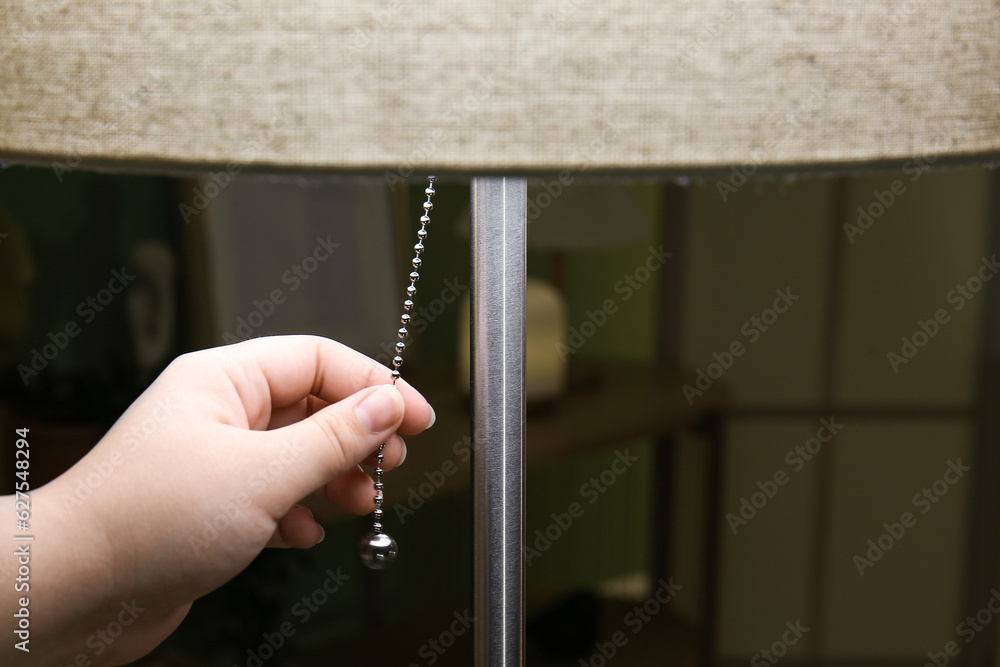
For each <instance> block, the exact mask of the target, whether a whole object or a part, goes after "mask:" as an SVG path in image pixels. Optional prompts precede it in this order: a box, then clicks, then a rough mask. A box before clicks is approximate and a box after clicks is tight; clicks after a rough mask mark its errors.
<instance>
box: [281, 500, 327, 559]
mask: <svg viewBox="0 0 1000 667" xmlns="http://www.w3.org/2000/svg"><path fill="white" fill-rule="evenodd" d="M325 535H326V533H325V531H324V530H323V527H322V526H320V525H319V524H318V523H316V520H315V519H314V518H313V515H312V512H310V511H309V508H307V507H306V506H304V505H295V506H294V507H292V509H290V510H288V513H287V514H285V516H283V517H281V519H279V520H278V528H277V530H275V531H274V534H273V535H272V536H271V539H270V540H269V541H268V543H267V546H269V547H278V548H287V547H291V548H294V549H308V548H309V547H312V546H315V545H316V544H318V543H320V542H322V541H323V538H324V537H325Z"/></svg>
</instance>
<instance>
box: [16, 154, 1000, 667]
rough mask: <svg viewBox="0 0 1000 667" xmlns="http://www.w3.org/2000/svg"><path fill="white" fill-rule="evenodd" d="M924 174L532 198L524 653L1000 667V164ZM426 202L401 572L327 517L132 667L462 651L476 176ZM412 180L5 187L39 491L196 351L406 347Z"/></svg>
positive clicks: (118, 179)
mask: <svg viewBox="0 0 1000 667" xmlns="http://www.w3.org/2000/svg"><path fill="white" fill-rule="evenodd" d="M930 167H931V164H930V161H923V160H911V161H909V162H907V163H906V164H905V165H904V167H903V168H902V169H900V170H895V171H886V172H883V173H875V174H864V175H855V176H849V177H837V178H829V177H825V176H822V175H818V174H817V175H804V176H799V177H795V178H788V177H785V176H780V177H779V176H776V175H773V174H772V175H767V176H762V177H758V175H757V174H756V173H754V171H755V170H754V169H753V168H752V167H735V168H733V170H732V171H731V172H729V173H725V174H719V175H718V176H717V177H704V178H701V179H696V180H684V181H670V182H662V181H655V180H635V181H615V182H600V181H592V180H588V179H587V178H586V174H585V173H578V172H576V173H568V172H564V174H562V175H559V176H553V177H552V178H551V179H548V180H545V179H542V180H537V181H532V182H530V186H531V187H530V189H529V208H528V219H529V225H530V226H529V275H530V276H531V278H532V279H533V282H532V286H531V288H530V290H531V293H532V295H533V296H531V298H530V299H529V325H528V326H529V332H528V354H529V358H528V375H529V379H528V382H529V392H530V390H531V387H533V386H534V387H537V388H538V393H537V395H535V396H534V397H533V400H532V402H531V403H530V404H529V409H528V442H527V447H528V454H529V456H528V466H529V470H528V477H527V480H528V482H527V503H526V507H527V516H526V522H525V526H526V546H527V549H528V551H527V553H526V562H527V583H528V589H529V590H528V608H529V619H530V623H529V626H528V630H527V632H528V639H529V664H537V665H549V664H551V665H563V664H565V665H579V664H583V665H603V664H607V663H609V662H611V661H615V663H616V664H621V665H626V664H644V665H649V664H679V665H686V664H700V663H702V662H704V661H706V660H710V661H713V662H715V663H717V664H727V665H728V664H734V665H735V664H738V663H739V664H745V663H747V662H748V661H749V662H750V663H751V664H753V665H759V664H760V665H762V664H774V663H775V662H777V661H778V660H782V661H783V662H787V663H789V664H810V665H821V664H838V665H839V664H859V665H889V664H892V665H923V664H925V663H927V661H928V660H933V656H935V655H939V656H941V655H944V656H945V657H947V658H949V659H954V660H961V661H965V663H964V664H984V665H985V664H993V663H992V662H991V660H992V655H993V644H994V643H995V640H994V638H995V637H996V631H995V627H994V624H993V623H992V621H993V616H994V612H993V611H992V609H991V608H990V607H989V605H990V604H991V602H990V601H991V599H993V596H997V599H1000V595H998V594H997V593H996V592H995V589H994V588H993V587H994V586H995V585H996V584H997V582H996V574H997V572H996V563H995V562H991V559H995V558H996V557H997V554H998V552H997V550H996V538H995V537H993V536H992V533H995V532H996V530H997V523H996V520H997V519H998V517H997V516H996V513H995V512H993V511H992V510H991V506H990V505H989V504H987V503H980V502H977V499H979V498H982V497H988V496H989V494H990V489H991V488H992V485H993V482H992V480H993V479H994V476H995V475H996V474H997V473H998V472H1000V465H998V464H997V461H996V454H995V452H994V449H995V448H994V446H993V445H994V444H995V440H994V436H995V431H996V422H997V418H996V417H995V416H994V413H995V410H994V409H993V405H994V401H993V400H991V399H996V398H997V396H995V395H994V392H995V390H996V388H995V387H993V384H992V382H991V380H990V377H989V376H988V375H987V374H986V373H984V372H983V369H984V361H983V360H984V359H986V358H987V354H988V353H989V349H990V346H991V345H995V341H996V340H997V338H996V335H997V334H998V333H1000V332H998V331H997V330H996V324H995V322H994V320H993V318H992V317H991V316H990V314H991V313H996V312H1000V308H998V306H997V304H998V303H1000V302H998V297H997V289H996V286H995V285H994V284H993V281H992V277H993V276H994V275H995V274H996V273H997V271H998V270H1000V265H998V264H997V262H996V259H995V258H994V257H995V256H994V252H995V248H996V238H995V235H994V230H995V229H996V227H997V223H998V221H1000V219H998V211H1000V207H998V202H1000V197H998V193H1000V177H998V174H997V172H996V171H991V170H989V169H982V168H975V169H973V168H948V169H935V170H931V169H930ZM439 183H440V184H439V187H438V194H437V195H436V196H435V207H434V211H433V214H432V220H433V222H432V224H431V227H430V236H429V238H428V241H427V248H428V249H427V251H426V253H425V254H424V265H423V267H422V269H421V279H420V284H419V288H420V291H419V292H418V296H417V299H416V301H417V307H418V310H419V311H420V315H419V317H417V322H416V323H415V325H414V326H413V327H412V328H411V330H414V331H416V333H417V335H416V337H415V342H414V345H413V346H411V347H408V351H407V354H408V357H407V360H406V365H405V367H404V376H405V377H407V378H408V379H409V381H411V382H412V383H413V384H415V385H416V386H417V387H418V388H419V389H421V390H422V391H424V392H425V394H426V395H427V396H428V397H429V398H430V399H431V401H432V403H434V405H435V407H436V408H437V409H438V414H439V424H438V425H436V426H435V427H434V428H433V429H431V430H430V431H428V432H427V433H425V434H422V435H421V436H418V437H412V438H409V439H408V445H409V452H410V456H409V457H408V460H407V462H406V465H405V466H404V467H403V468H400V470H399V471H393V472H391V473H388V474H387V475H386V480H385V481H386V485H387V494H388V500H389V503H388V506H387V510H388V511H387V514H388V517H389V520H388V522H387V524H388V527H389V532H390V533H391V534H393V536H394V537H395V538H396V540H397V541H398V543H399V544H400V557H399V559H398V560H397V562H396V564H395V565H394V566H393V567H392V568H391V569H389V570H386V571H385V572H380V573H371V572H368V571H366V570H363V568H361V567H360V564H359V562H358V559H357V556H356V544H357V541H358V539H359V538H360V537H361V536H362V535H363V534H364V532H365V531H366V530H367V525H368V520H367V519H366V518H357V517H348V516H345V515H343V514H341V513H338V512H337V511H336V509H335V508H329V507H320V506H314V511H315V512H316V515H317V518H319V519H320V520H321V521H322V522H323V524H324V525H325V528H326V531H327V537H326V540H325V541H324V542H323V543H322V544H321V545H318V546H317V547H315V548H313V549H311V550H308V551H301V552H300V551H268V552H265V553H264V554H262V555H261V556H260V558H258V559H257V561H255V562H254V563H253V564H252V566H251V567H250V568H249V569H248V570H247V571H246V572H245V573H244V574H242V575H241V576H240V577H238V578H237V579H235V580H234V581H232V582H231V583H229V584H227V585H226V586H224V587H222V588H221V589H219V590H218V591H216V592H214V593H212V594H210V595H209V596H207V597H206V598H204V599H202V600H199V601H198V602H196V604H195V606H194V608H193V610H192V612H191V614H190V616H189V617H188V619H187V620H186V621H185V622H184V624H183V625H182V626H181V628H180V629H179V630H178V631H177V632H176V633H175V634H174V636H172V637H171V638H170V639H169V640H168V641H167V642H165V643H164V645H163V646H161V647H160V648H159V649H158V650H157V651H156V652H155V653H154V654H153V655H151V656H150V657H149V658H147V659H146V660H144V661H143V662H142V663H141V664H146V665H213V666H214V665H225V666H227V667H228V666H232V665H241V666H246V667H252V666H253V665H261V664H267V665H314V664H315V665H319V664H357V665H365V664H391V665H401V666H404V667H405V666H408V665H432V664H439V665H445V664H456V665H467V664H471V661H472V660H471V655H472V652H471V635H470V633H469V620H470V619H469V609H470V606H471V591H472V585H471V584H472V562H473V561H472V555H473V554H472V508H471V497H470V494H469V490H468V484H469V481H468V474H467V473H468V461H469V457H470V456H471V454H472V452H471V450H470V447H469V441H468V439H467V436H468V418H467V413H468V404H467V400H468V399H467V394H468V389H467V386H465V387H464V388H463V382H464V381H463V377H464V376H463V372H462V368H461V367H462V362H463V359H465V360H466V361H465V363H467V358H468V357H467V346H468V341H467V339H465V340H463V336H462V331H464V330H467V324H466V323H465V322H466V318H467V317H468V315H467V306H463V297H464V298H466V299H467V293H468V289H469V251H468V245H469V241H468V229H467V227H468V208H469V187H468V186H469V183H468V181H467V180H461V179H453V180H449V179H448V178H443V179H442V180H441V181H440V182H439ZM423 197H424V196H423V183H422V182H420V181H417V180H412V181H408V180H406V179H403V178H399V177H396V178H383V177H369V178H356V179H350V178H337V179H334V178H326V177H320V176H314V177H291V176H280V177H279V176H266V175H253V174H243V173H229V172H225V171H222V170H220V171H218V172H212V173H209V174H205V175H203V176H201V177H198V178H165V177H151V176H150V177H144V176H119V175H110V174H99V173H90V172H85V171H82V170H81V171H75V170H73V169H72V168H67V167H66V166H65V165H62V166H59V165H55V166H54V168H52V169H45V168H26V167H7V168H5V169H2V170H0V303H2V311H0V364H2V366H0V387H2V399H3V408H2V412H0V419H2V425H3V433H7V434H9V433H12V430H13V429H14V428H23V427H30V429H31V434H32V439H31V442H32V452H33V454H35V457H33V458H32V468H31V470H32V478H33V486H35V487H37V486H38V485H39V484H40V483H41V482H42V480H43V479H51V478H54V477H55V476H57V475H58V474H59V473H61V472H62V471H64V470H65V469H67V468H68V467H70V466H72V465H73V464H74V463H75V462H76V461H77V460H78V459H79V458H80V457H81V456H83V455H84V454H85V453H86V452H87V451H88V450H89V449H90V448H91V447H92V446H93V445H94V444H95V443H96V442H97V440H99V439H100V437H101V435H102V434H103V433H104V432H105V431H106V430H107V428H108V427H109V426H110V425H111V424H112V423H113V422H114V420H115V419H116V418H117V417H118V416H119V415H120V414H121V413H122V412H123V411H124V410H125V409H126V408H127V407H128V405H129V404H130V403H131V401H132V400H134V398H135V397H136V396H138V394H139V393H141V392H142V390H143V389H144V388H145V387H146V386H147V385H148V384H149V383H150V382H151V381H152V379H153V378H155V377H156V375H157V374H158V373H159V372H160V371H161V370H162V369H163V368H164V367H165V366H166V365H167V364H168V363H169V362H170V360H171V359H172V358H173V357H175V356H177V355H178V354H181V353H183V352H186V351H190V350H195V349H201V348H206V347H213V346H217V345H223V344H228V343H233V342H236V341H238V340H244V339H247V338H250V337H256V336H263V335H273V334H282V333H312V334H319V335H323V336H329V337H331V338H334V339H337V340H340V341H342V342H344V343H346V344H348V345H351V346H352V347H355V348H356V349H358V350H360V351H362V352H364V353H366V354H368V355H371V356H373V357H375V358H379V359H380V360H382V361H383V362H387V361H388V358H389V356H390V355H388V351H389V349H390V346H391V345H392V344H393V343H394V342H395V333H394V332H395V330H396V328H397V326H398V325H397V323H396V322H397V318H398V315H399V310H400V303H401V300H402V294H403V291H402V288H403V285H404V284H405V283H404V278H405V274H406V272H408V268H407V267H408V261H407V260H408V258H409V255H410V254H411V251H410V246H411V245H412V243H413V242H414V240H415V231H416V228H417V220H416V218H417V216H418V211H419V206H420V202H421V201H422V200H423ZM119 287H121V289H119ZM0 444H2V446H3V447H4V449H5V454H4V455H3V459H2V462H3V466H4V468H3V470H2V477H0V479H2V481H3V483H4V484H5V485H7V486H6V489H5V492H8V493H9V492H11V491H12V489H11V488H10V482H11V481H12V480H13V479H14V476H13V472H14V471H13V468H12V462H13V453H12V449H13V438H12V437H7V436H5V437H3V438H0ZM907 517H908V518H907ZM0 576H2V577H3V578H7V577H9V576H10V574H9V572H8V569H7V568H5V569H4V571H3V572H2V573H0ZM331 581H333V582H335V583H333V584H332V585H331V584H330V582H331ZM332 588H335V589H336V592H330V591H331V589H332ZM992 604H996V603H995V602H994V603H992ZM998 608H1000V607H998ZM984 610H985V613H984ZM970 619H971V620H970ZM285 622H291V623H292V627H294V629H295V632H294V634H293V636H290V637H285V638H284V639H282V640H281V641H280V642H278V641H276V640H274V636H275V635H274V633H275V632H276V631H277V629H278V628H279V627H281V625H282V624H283V623H285ZM269 637H271V638H270V639H269ZM949 642H955V644H954V647H955V650H956V651H957V653H956V652H954V651H953V652H952V653H947V649H946V646H947V645H948V643H949ZM942 652H944V653H942ZM376 658H377V659H376ZM939 664H944V663H939Z"/></svg>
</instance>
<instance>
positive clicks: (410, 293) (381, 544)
mask: <svg viewBox="0 0 1000 667" xmlns="http://www.w3.org/2000/svg"><path fill="white" fill-rule="evenodd" d="M427 180H428V181H429V182H428V185H427V187H426V188H424V194H425V195H427V201H425V202H424V204H423V209H424V212H423V215H421V216H420V229H418V230H417V243H416V244H415V245H414V246H413V253H414V254H413V259H412V260H410V264H411V266H412V267H413V270H412V271H410V285H409V286H408V287H407V288H406V299H405V300H404V301H403V314H402V316H400V318H399V323H400V325H401V326H400V327H399V330H398V331H397V332H396V333H397V336H398V337H399V340H398V341H397V342H396V356H394V357H393V358H392V371H391V373H392V384H393V385H395V384H396V380H398V379H399V367H400V366H402V365H403V352H404V350H406V337H407V335H408V334H409V331H408V330H407V328H406V326H407V325H408V324H409V323H410V319H411V318H410V311H412V310H413V297H414V296H415V295H416V293H417V281H418V280H420V266H421V264H423V260H421V259H420V254H421V253H422V252H423V251H424V239H426V238H427V224H428V223H429V222H430V221H431V218H430V212H431V209H433V208H434V205H433V204H432V203H431V198H432V197H433V196H434V182H435V181H436V180H437V177H435V176H429V177H428V179H427ZM384 451H385V443H384V442H383V443H382V444H381V445H379V448H378V454H377V455H376V457H375V511H374V512H372V528H371V530H370V531H369V532H368V534H367V535H365V537H364V538H363V539H362V540H361V544H360V545H358V552H359V553H360V555H361V562H362V563H364V564H365V566H366V567H369V568H371V569H373V570H383V569H385V568H387V567H389V566H390V565H392V562H393V561H394V560H396V553H397V548H396V540H394V539H392V538H391V537H389V535H388V534H387V533H385V532H384V531H383V530H382V499H383V497H384V496H385V494H384V489H385V485H384V484H383V483H382V463H383V461H384V460H385V457H384V455H383V454H384Z"/></svg>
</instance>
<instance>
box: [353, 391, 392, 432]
mask: <svg viewBox="0 0 1000 667" xmlns="http://www.w3.org/2000/svg"><path fill="white" fill-rule="evenodd" d="M393 394H395V396H394V395H393ZM400 402H401V401H400V399H399V392H397V391H396V388H395V387H393V386H392V385H383V386H381V387H379V388H378V389H376V390H375V391H373V392H372V393H370V394H368V396H366V397H365V399H364V400H363V401H361V402H360V403H358V404H357V405H356V406H355V407H354V414H355V415H356V416H357V418H358V421H359V422H361V425H362V426H364V427H365V428H366V429H368V432H369V433H372V434H374V433H381V432H382V431H385V430H386V429H388V428H390V427H391V426H393V425H395V423H396V420H397V417H398V415H399V403H400Z"/></svg>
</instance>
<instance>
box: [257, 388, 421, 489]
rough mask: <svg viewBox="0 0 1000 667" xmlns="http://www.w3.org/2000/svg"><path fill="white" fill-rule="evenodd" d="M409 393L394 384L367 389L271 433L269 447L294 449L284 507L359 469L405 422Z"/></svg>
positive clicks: (287, 478) (283, 485)
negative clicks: (357, 467)
mask: <svg viewBox="0 0 1000 667" xmlns="http://www.w3.org/2000/svg"><path fill="white" fill-rule="evenodd" d="M403 412H404V408H403V397H402V396H401V395H400V393H399V391H398V390H397V389H396V387H394V386H393V385H388V384H384V385H378V386H376V387H368V388H365V389H362V390H361V391H359V392H357V393H356V394H354V395H352V396H348V397H347V398H345V399H343V400H341V401H338V402H337V403H334V404H332V405H329V406H327V407H325V408H323V409H322V410H320V411H318V412H316V413H314V414H312V415H310V416H309V417H307V418H305V419H303V420H302V421H299V422H296V423H294V424H290V425H289V426H285V427H283V428H279V429H275V430H274V431H268V432H267V434H268V440H270V442H269V443H268V445H269V448H272V449H273V448H278V449H274V453H275V454H277V452H278V451H279V450H280V449H284V450H286V451H287V452H288V454H287V455H286V456H285V459H286V460H288V466H289V468H288V472H289V474H287V475H282V476H283V477H284V478H285V483H283V484H281V485H273V486H280V487H283V488H280V489H274V491H275V492H276V495H278V496H280V497H276V498H274V500H276V501H277V502H278V503H279V504H280V505H282V506H284V505H288V506H291V505H292V504H294V503H296V502H298V501H299V500H301V499H302V498H304V497H305V496H307V495H309V494H310V493H312V492H313V491H315V490H316V489H318V488H320V487H321V486H323V485H324V484H326V483H327V482H329V481H330V480H332V479H333V478H335V477H338V476H340V475H342V474H344V473H345V472H347V471H349V470H352V469H354V468H355V467H356V466H357V465H358V463H360V462H361V461H363V460H364V459H365V458H367V457H368V456H369V455H371V453H372V452H373V451H375V449H376V448H378V446H379V445H380V444H382V443H383V442H385V441H386V439H387V438H388V437H389V436H390V435H392V434H393V433H394V432H395V431H396V429H397V428H399V425H400V423H401V422H402V421H403Z"/></svg>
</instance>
